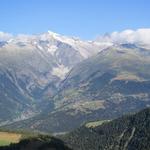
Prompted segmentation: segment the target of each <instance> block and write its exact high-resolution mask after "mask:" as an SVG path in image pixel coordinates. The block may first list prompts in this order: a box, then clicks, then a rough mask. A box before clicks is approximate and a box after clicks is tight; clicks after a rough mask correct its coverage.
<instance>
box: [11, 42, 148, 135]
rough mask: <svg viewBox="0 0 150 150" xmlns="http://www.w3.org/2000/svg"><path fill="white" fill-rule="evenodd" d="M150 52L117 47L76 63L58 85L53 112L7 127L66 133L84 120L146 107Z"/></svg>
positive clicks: (125, 45) (127, 46)
mask: <svg viewBox="0 0 150 150" xmlns="http://www.w3.org/2000/svg"><path fill="white" fill-rule="evenodd" d="M149 69H150V50H149V49H145V48H142V47H141V46H139V45H135V44H129V43H128V44H119V45H118V44H117V45H114V46H112V47H109V48H107V49H104V50H103V51H101V52H99V53H98V54H97V55H95V56H93V57H90V58H88V59H86V60H84V61H82V62H81V63H79V64H77V65H76V66H75V67H73V69H71V71H70V72H69V73H68V75H67V77H66V78H65V79H64V80H63V81H62V82H61V83H60V86H59V91H58V92H57V94H56V95H55V96H54V97H53V99H52V101H53V104H54V109H53V111H51V112H50V111H48V112H47V113H45V112H43V113H41V114H39V115H37V116H35V117H33V118H31V119H28V120H25V121H23V122H16V123H14V124H11V125H10V126H8V127H9V128H13V127H17V128H27V129H32V130H33V129H34V130H40V131H44V132H45V131H46V132H66V131H69V130H72V129H74V128H76V127H78V126H80V125H81V124H83V123H84V122H86V121H91V120H96V119H102V120H103V119H112V118H116V117H118V116H121V115H123V114H125V113H128V112H135V111H138V110H140V109H142V108H145V107H148V106H149V105H150V73H149V71H148V70H149Z"/></svg>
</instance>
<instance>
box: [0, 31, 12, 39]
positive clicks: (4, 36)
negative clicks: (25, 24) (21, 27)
mask: <svg viewBox="0 0 150 150" xmlns="http://www.w3.org/2000/svg"><path fill="white" fill-rule="evenodd" d="M12 37H13V35H12V34H10V33H4V32H1V31H0V41H7V40H10V39H11V38H12Z"/></svg>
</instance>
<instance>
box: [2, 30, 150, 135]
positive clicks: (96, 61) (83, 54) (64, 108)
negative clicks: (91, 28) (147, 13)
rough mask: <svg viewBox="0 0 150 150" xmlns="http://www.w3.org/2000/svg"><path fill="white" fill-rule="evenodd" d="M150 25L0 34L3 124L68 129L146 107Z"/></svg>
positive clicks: (149, 80)
mask: <svg viewBox="0 0 150 150" xmlns="http://www.w3.org/2000/svg"><path fill="white" fill-rule="evenodd" d="M148 31H149V29H139V30H137V31H131V30H126V31H123V32H121V33H116V32H115V33H112V34H110V35H104V36H103V37H99V38H97V39H96V40H94V41H83V40H80V39H78V38H75V37H67V36H63V35H59V34H57V33H53V32H51V31H49V32H47V33H44V34H40V35H18V36H10V37H9V38H8V37H7V39H5V40H1V42H0V124H1V126H3V125H5V127H7V128H11V129H13V128H15V129H28V130H38V131H42V132H54V133H57V132H68V131H71V130H73V129H74V128H76V127H79V126H80V125H81V124H83V123H85V122H87V121H94V120H97V119H100V120H111V119H114V118H117V117H119V116H121V115H123V114H125V113H129V112H135V111H138V110H140V109H143V108H145V107H148V106H149V105H150V73H149V71H148V70H150V46H149V43H148V42H147V41H148V39H149V37H148V36H146V35H147V33H149V32H148ZM143 32H144V35H145V36H143ZM118 37H119V38H118ZM0 39H2V38H0Z"/></svg>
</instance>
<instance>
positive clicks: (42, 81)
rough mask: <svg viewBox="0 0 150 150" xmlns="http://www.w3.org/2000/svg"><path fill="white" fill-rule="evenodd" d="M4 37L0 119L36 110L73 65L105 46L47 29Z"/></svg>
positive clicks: (0, 52)
mask: <svg viewBox="0 0 150 150" xmlns="http://www.w3.org/2000/svg"><path fill="white" fill-rule="evenodd" d="M4 35H5V34H4ZM4 35H3V36H4ZM8 37H9V38H8ZM0 39H2V37H0ZM4 40H5V41H3V40H1V42H0V122H3V121H8V120H9V121H12V120H14V119H17V120H18V119H23V118H26V117H31V116H33V115H34V114H35V113H39V112H40V111H41V109H42V108H44V106H45V105H47V101H43V100H45V99H49V98H50V97H51V96H53V95H54V94H55V93H56V92H57V88H58V86H59V82H60V81H61V80H63V79H64V78H65V76H66V74H67V73H68V72H69V71H70V69H71V68H72V67H73V66H75V65H76V64H77V63H79V62H81V61H82V60H84V59H86V58H88V57H90V56H92V55H94V54H96V53H97V52H98V51H100V50H101V49H103V48H105V46H106V47H107V45H102V47H101V46H100V45H98V44H97V43H96V42H84V41H81V40H79V39H75V38H68V37H65V36H61V35H59V34H56V33H53V32H50V31H49V32H48V33H44V34H41V35H32V36H30V35H18V36H9V34H7V35H5V36H4ZM38 106H40V107H38ZM37 108H38V109H37ZM49 109H50V108H49Z"/></svg>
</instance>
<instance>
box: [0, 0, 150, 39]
mask: <svg viewBox="0 0 150 150" xmlns="http://www.w3.org/2000/svg"><path fill="white" fill-rule="evenodd" d="M149 27H150V0H0V31H3V32H10V33H13V34H18V33H25V34H35V33H37V34H38V33H42V32H46V31H47V30H51V31H54V32H57V33H60V34H64V35H69V36H77V37H80V38H82V39H93V38H95V37H96V36H98V35H100V34H104V33H106V32H113V31H122V30H125V29H138V28H149Z"/></svg>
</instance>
